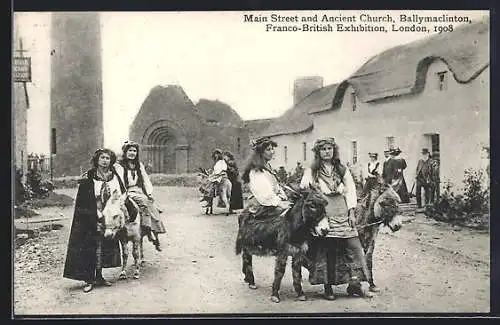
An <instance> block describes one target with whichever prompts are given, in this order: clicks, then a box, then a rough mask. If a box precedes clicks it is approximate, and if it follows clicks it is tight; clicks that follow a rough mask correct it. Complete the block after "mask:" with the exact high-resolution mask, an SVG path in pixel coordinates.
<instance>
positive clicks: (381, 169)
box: [363, 148, 440, 208]
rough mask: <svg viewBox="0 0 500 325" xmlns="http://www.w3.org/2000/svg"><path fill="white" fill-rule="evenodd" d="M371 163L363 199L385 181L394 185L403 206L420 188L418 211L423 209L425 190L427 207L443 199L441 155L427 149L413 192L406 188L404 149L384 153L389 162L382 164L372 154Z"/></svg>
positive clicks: (417, 196)
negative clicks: (440, 194)
mask: <svg viewBox="0 0 500 325" xmlns="http://www.w3.org/2000/svg"><path fill="white" fill-rule="evenodd" d="M368 155H369V157H370V161H369V162H368V164H367V169H366V171H367V174H366V175H367V176H366V177H365V179H364V181H365V182H364V186H363V195H365V194H366V193H368V192H369V191H370V190H371V189H372V188H373V187H374V185H376V184H377V183H380V182H381V181H383V182H385V183H387V184H391V185H392V187H393V188H394V189H395V190H396V192H397V193H398V194H399V196H400V198H401V202H402V203H409V202H410V198H411V196H412V195H413V188H414V187H415V184H416V193H415V196H416V199H417V207H419V208H421V207H422V189H423V190H424V203H425V204H426V205H427V204H432V203H433V202H434V201H435V200H436V199H437V198H438V197H439V184H440V176H439V152H434V153H432V154H431V152H430V151H429V149H427V148H423V149H422V151H421V158H420V160H419V161H418V164H417V168H416V173H415V175H416V176H415V177H416V179H415V182H414V184H413V186H412V189H411V191H410V192H408V187H407V185H406V180H405V177H404V170H405V169H406V167H407V164H406V160H405V159H404V158H402V157H401V156H400V155H401V149H399V148H396V149H391V150H386V151H384V156H385V160H384V162H383V163H380V162H379V161H378V159H377V158H378V154H377V153H375V152H370V153H369V154H368Z"/></svg>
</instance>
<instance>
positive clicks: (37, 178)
mask: <svg viewBox="0 0 500 325" xmlns="http://www.w3.org/2000/svg"><path fill="white" fill-rule="evenodd" d="M54 188H55V186H54V184H53V183H52V182H51V181H49V180H46V179H43V177H42V175H41V174H40V173H39V172H38V171H37V170H34V169H30V170H29V171H28V173H27V174H26V192H27V198H29V199H32V198H45V197H47V196H48V195H49V194H50V193H51V192H52V191H53V190H54Z"/></svg>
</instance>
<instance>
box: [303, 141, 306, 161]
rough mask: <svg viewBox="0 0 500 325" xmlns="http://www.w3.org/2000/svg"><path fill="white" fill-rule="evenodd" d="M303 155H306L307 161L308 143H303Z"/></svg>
mask: <svg viewBox="0 0 500 325" xmlns="http://www.w3.org/2000/svg"><path fill="white" fill-rule="evenodd" d="M302 153H303V155H304V161H306V160H307V143H306V142H302Z"/></svg>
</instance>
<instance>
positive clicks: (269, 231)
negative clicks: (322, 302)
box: [236, 187, 328, 302]
mask: <svg viewBox="0 0 500 325" xmlns="http://www.w3.org/2000/svg"><path fill="white" fill-rule="evenodd" d="M288 190H289V191H290V193H289V197H290V200H291V201H292V206H291V208H289V209H288V210H285V211H284V212H283V213H281V214H280V215H276V212H275V210H274V209H272V208H268V207H260V208H259V209H261V211H260V212H254V213H253V212H251V211H250V210H251V209H250V208H248V207H247V208H246V209H245V210H244V211H243V212H242V213H241V214H240V216H239V217H238V224H239V229H238V237H237V239H236V254H240V253H241V254H242V262H243V268H242V271H243V274H244V275H245V279H244V280H245V282H247V283H248V286H249V287H250V288H251V289H256V288H257V286H256V285H255V278H254V274H253V270H252V255H257V256H276V260H275V268H274V281H273V286H272V295H271V300H272V301H273V302H280V297H279V290H280V286H281V280H282V279H283V275H284V273H285V269H286V263H287V259H288V256H292V274H293V286H294V288H295V292H296V293H297V296H298V299H299V300H306V296H305V294H304V292H303V291H302V266H303V265H307V264H308V262H307V258H306V254H305V253H306V252H307V249H308V245H307V238H308V237H309V234H310V231H311V229H312V228H313V227H314V226H316V225H317V223H318V222H319V220H321V219H322V218H323V215H324V211H325V206H326V205H327V203H328V202H327V201H326V199H325V197H324V196H323V194H322V193H321V191H320V190H319V189H317V188H315V187H310V188H309V189H306V190H299V189H292V188H288ZM273 212H274V213H273Z"/></svg>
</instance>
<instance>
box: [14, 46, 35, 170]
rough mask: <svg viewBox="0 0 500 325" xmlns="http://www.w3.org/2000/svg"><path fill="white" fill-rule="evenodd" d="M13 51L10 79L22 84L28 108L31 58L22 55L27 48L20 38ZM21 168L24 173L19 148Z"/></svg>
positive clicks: (22, 151) (22, 159) (22, 153)
mask: <svg viewBox="0 0 500 325" xmlns="http://www.w3.org/2000/svg"><path fill="white" fill-rule="evenodd" d="M14 52H16V54H17V55H16V56H14V57H13V58H12V81H13V82H18V83H22V84H23V88H24V97H25V98H26V108H29V107H30V102H29V97H28V87H27V86H26V83H27V82H31V58H30V57H25V56H24V53H25V52H27V50H25V49H24V48H23V41H22V39H19V49H17V50H14ZM21 170H22V172H23V175H24V150H21Z"/></svg>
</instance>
